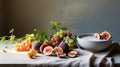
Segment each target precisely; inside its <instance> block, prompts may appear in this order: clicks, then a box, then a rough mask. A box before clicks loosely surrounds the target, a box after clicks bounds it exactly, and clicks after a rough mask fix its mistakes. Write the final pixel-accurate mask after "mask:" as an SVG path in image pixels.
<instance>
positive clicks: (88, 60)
mask: <svg viewBox="0 0 120 67" xmlns="http://www.w3.org/2000/svg"><path fill="white" fill-rule="evenodd" d="M114 47H115V46H114V45H112V46H111V47H110V48H108V49H107V50H105V51H102V52H98V53H92V52H90V51H87V50H82V49H75V50H76V51H77V52H78V53H79V55H78V57H76V58H67V59H61V58H58V57H54V59H53V58H51V57H49V56H46V57H45V56H43V57H40V58H48V57H49V59H48V62H43V63H40V62H41V61H42V60H44V61H45V60H46V59H41V60H39V61H38V62H36V63H34V64H28V65H27V66H28V67H36V66H40V67H113V62H112V57H107V55H108V54H109V53H110V52H111V51H112V50H113V48H114Z"/></svg>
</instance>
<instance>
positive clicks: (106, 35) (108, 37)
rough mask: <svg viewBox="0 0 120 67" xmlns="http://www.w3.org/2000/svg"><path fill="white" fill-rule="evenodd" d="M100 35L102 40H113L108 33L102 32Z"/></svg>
mask: <svg viewBox="0 0 120 67" xmlns="http://www.w3.org/2000/svg"><path fill="white" fill-rule="evenodd" d="M100 35H101V38H102V39H106V40H109V39H110V38H111V34H110V33H109V32H107V31H104V32H102V33H101V34H100Z"/></svg>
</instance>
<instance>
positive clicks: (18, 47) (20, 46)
mask: <svg viewBox="0 0 120 67" xmlns="http://www.w3.org/2000/svg"><path fill="white" fill-rule="evenodd" d="M14 48H15V50H16V51H17V52H21V51H28V50H30V46H29V45H28V44H26V43H16V44H14Z"/></svg>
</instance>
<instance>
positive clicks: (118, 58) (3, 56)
mask: <svg viewBox="0 0 120 67" xmlns="http://www.w3.org/2000/svg"><path fill="white" fill-rule="evenodd" d="M6 45H7V46H8V49H10V48H12V47H13V46H12V45H13V44H5V43H1V42H0V50H3V49H6V48H5V46H6ZM115 49H116V50H115V51H114V53H116V52H117V53H116V54H114V55H112V54H111V55H110V57H113V58H114V64H115V65H120V45H119V47H117V48H115ZM118 52H119V53H118ZM8 56H9V57H8ZM41 56H42V54H41ZM44 56H45V55H44ZM23 57H25V58H24V59H21V58H23ZM11 58H12V59H11ZM48 58H49V57H48ZM16 59H17V61H16ZM23 61H24V63H23ZM33 62H37V59H35V60H33V59H30V58H29V57H28V56H27V54H26V52H20V53H18V52H16V53H15V51H14V50H13V52H12V51H9V50H7V53H3V52H2V51H1V52H0V64H4V63H6V64H7V63H8V64H10V63H16V64H30V63H33Z"/></svg>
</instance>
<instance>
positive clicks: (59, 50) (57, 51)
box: [53, 46, 63, 55]
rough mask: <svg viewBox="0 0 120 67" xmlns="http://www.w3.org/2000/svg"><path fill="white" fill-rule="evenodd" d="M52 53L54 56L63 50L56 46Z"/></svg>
mask: <svg viewBox="0 0 120 67" xmlns="http://www.w3.org/2000/svg"><path fill="white" fill-rule="evenodd" d="M53 51H54V53H55V54H56V55H57V54H60V53H63V49H62V48H61V47H58V46H56V47H55V48H54V50H53Z"/></svg>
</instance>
